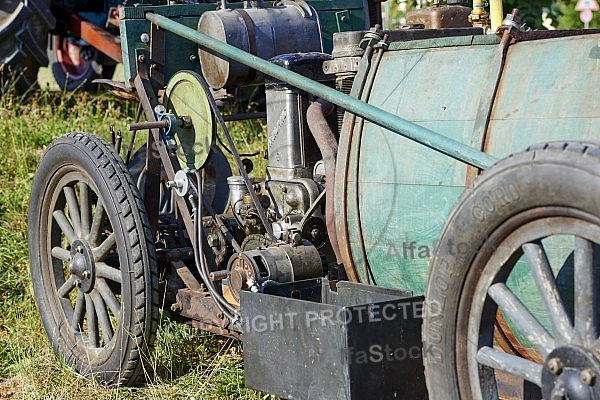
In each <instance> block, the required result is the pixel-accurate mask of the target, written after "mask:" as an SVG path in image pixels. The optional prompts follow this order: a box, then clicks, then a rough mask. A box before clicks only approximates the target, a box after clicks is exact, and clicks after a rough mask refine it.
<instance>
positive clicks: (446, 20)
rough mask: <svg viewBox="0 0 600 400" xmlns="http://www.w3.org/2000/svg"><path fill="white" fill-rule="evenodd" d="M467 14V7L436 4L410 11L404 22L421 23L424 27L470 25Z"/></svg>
mask: <svg viewBox="0 0 600 400" xmlns="http://www.w3.org/2000/svg"><path fill="white" fill-rule="evenodd" d="M469 14H471V9H470V8H469V7H463V6H456V5H452V6H448V5H437V6H433V7H427V8H421V9H417V10H412V11H410V12H409V13H408V15H407V16H406V23H407V24H408V25H416V24H422V25H424V26H425V29H440V28H461V27H471V24H470V23H469V20H468V17H469Z"/></svg>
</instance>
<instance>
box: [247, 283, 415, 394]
mask: <svg viewBox="0 0 600 400" xmlns="http://www.w3.org/2000/svg"><path fill="white" fill-rule="evenodd" d="M306 282H307V281H304V282H301V283H300V285H301V286H296V284H284V285H274V286H271V287H269V290H270V292H269V294H260V293H251V292H242V300H241V305H242V308H241V315H242V326H243V329H244V334H243V339H244V364H245V366H246V368H245V380H246V384H247V385H248V386H250V387H254V388H256V389H259V390H263V391H267V392H269V393H273V394H276V395H279V396H282V397H283V398H286V399H304V400H308V399H339V400H350V399H367V398H374V399H386V398H394V399H411V400H413V399H419V400H423V399H427V392H426V389H425V381H424V377H423V364H422V356H421V351H422V350H421V340H420V334H419V331H420V325H421V314H422V313H423V298H422V297H406V296H407V293H406V292H402V291H390V290H389V289H382V288H376V287H372V286H365V285H358V284H354V283H350V282H340V283H338V288H337V292H334V291H332V290H330V288H329V284H328V283H327V282H323V283H321V280H315V281H313V283H312V286H311V287H306ZM281 287H282V288H281ZM283 296H285V297H283ZM291 296H295V298H290V297H291ZM278 349H283V350H282V351H283V352H284V353H283V354H285V356H284V357H282V352H281V351H278ZM407 389H409V390H407Z"/></svg>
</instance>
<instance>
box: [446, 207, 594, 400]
mask: <svg viewBox="0 0 600 400" xmlns="http://www.w3.org/2000/svg"><path fill="white" fill-rule="evenodd" d="M569 238H570V241H571V242H570V244H569V245H570V246H571V250H572V254H571V255H569V256H568V257H567V258H566V259H564V258H562V262H559V263H557V262H556V261H557V260H559V261H560V260H561V256H560V255H557V253H559V252H558V251H555V250H554V249H553V248H552V245H553V243H554V242H553V241H555V242H556V240H560V242H561V243H565V244H566V243H567V240H569ZM597 238H600V220H598V219H597V218H595V217H593V216H591V215H589V214H586V213H583V212H580V211H577V210H573V209H567V208H559V207H554V208H546V209H537V210H532V211H529V212H525V213H522V214H519V215H517V216H515V217H513V218H511V219H510V220H509V221H507V222H506V223H505V224H503V225H502V226H501V227H500V228H498V229H497V230H496V232H495V233H494V235H492V236H491V237H490V243H494V244H498V246H496V247H495V250H494V252H493V254H492V255H491V256H489V257H487V256H486V255H484V254H478V256H477V257H476V259H475V261H474V264H473V268H472V269H471V270H472V271H474V272H473V273H472V274H470V275H469V276H468V277H467V281H466V283H465V289H466V290H465V293H469V294H472V297H471V296H470V295H469V296H465V297H463V300H462V301H461V302H463V304H465V303H467V304H468V306H467V307H460V310H461V311H459V315H458V321H459V323H458V327H459V331H457V338H458V339H457V354H458V355H459V357H457V364H458V365H457V371H458V381H459V382H469V383H470V385H462V386H461V396H462V397H463V398H473V399H493V398H498V387H497V382H496V377H497V376H499V374H500V372H503V373H505V374H508V375H511V376H512V378H513V379H514V378H515V377H516V378H517V380H521V379H525V380H527V381H529V382H533V383H535V385H537V386H539V387H540V388H541V393H540V396H541V395H543V396H544V398H546V399H554V398H556V399H560V398H571V399H587V398H599V397H597V396H599V395H600V392H598V390H599V389H598V385H594V379H590V377H591V376H594V377H595V376H599V372H600V366H599V363H598V358H597V356H595V354H599V353H598V350H599V349H600V341H599V340H598V333H599V331H598V320H599V318H598V311H599V307H598V296H597V295H595V292H597V288H598V282H599V279H600V271H599V270H598V265H597V262H595V260H594V258H593V248H594V247H595V245H598V239H597ZM565 248H568V247H565ZM596 253H598V252H597V251H596ZM571 256H572V258H571V260H572V267H571V268H572V273H573V278H572V279H573V287H572V291H571V292H572V293H569V291H568V290H565V287H564V286H560V285H558V284H557V281H558V277H559V274H558V273H554V272H553V269H552V268H553V267H554V270H556V271H561V272H562V271H567V272H568V270H566V269H565V268H567V269H568V268H570V267H569V261H568V260H569V257H571ZM486 257H487V258H486ZM519 260H521V262H522V261H523V260H526V261H527V265H528V267H529V272H530V276H531V281H532V282H533V283H534V285H533V287H532V288H531V290H535V291H537V293H538V295H539V298H540V299H541V306H542V307H543V309H545V311H546V314H547V315H546V317H547V318H546V319H545V318H544V315H541V313H540V312H539V310H540V309H539V308H538V310H537V312H534V311H533V309H535V304H534V302H531V301H527V299H524V298H519V297H518V296H516V295H515V293H514V292H515V291H516V290H515V291H513V289H512V288H511V287H510V284H511V273H512V272H513V271H516V270H517V268H518V267H517V266H518V265H519V264H518V263H519ZM595 264H596V265H595ZM484 269H485V270H486V273H485V274H484V273H483V271H484ZM574 288H577V290H576V291H575V289H574ZM516 292H518V291H516ZM467 297H469V298H467ZM569 300H571V302H570V303H569ZM498 310H500V311H501V312H502V314H503V315H504V316H505V317H506V319H508V320H509V321H511V327H512V328H513V329H515V328H516V331H517V332H519V331H520V332H521V333H524V334H525V336H526V338H527V339H526V341H527V340H528V341H529V344H528V345H525V346H524V347H533V348H534V349H535V350H534V351H533V352H532V351H531V350H530V349H528V353H530V352H531V353H533V355H534V356H539V357H540V359H541V360H543V363H541V362H536V361H534V360H531V358H532V357H529V356H525V357H520V356H518V355H514V354H511V353H507V352H504V351H502V350H500V349H499V348H498V347H499V346H496V347H494V341H493V332H494V320H495V318H494V317H495V316H496V314H497V312H498ZM540 320H541V322H540ZM461 322H463V323H462V324H461ZM545 325H547V326H545ZM465 327H466V330H465ZM461 331H462V332H461ZM460 338H463V339H460ZM461 353H462V354H463V355H465V357H460V354H461ZM465 353H466V354H465ZM533 358H534V359H535V357H533ZM557 360H558V361H557ZM569 360H570V361H569ZM573 360H574V361H573ZM557 362H558V364H557ZM465 364H466V365H465ZM557 365H558V366H559V367H560V368H557ZM462 367H466V368H462ZM586 374H588V375H587V378H586ZM469 386H470V389H469ZM552 396H554V397H552ZM560 396H570V397H560ZM590 396H591V397H590ZM594 396H596V397H594Z"/></svg>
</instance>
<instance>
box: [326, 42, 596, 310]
mask: <svg viewBox="0 0 600 400" xmlns="http://www.w3.org/2000/svg"><path fill="white" fill-rule="evenodd" d="M590 33H591V34H586V35H582V32H558V33H557V32H554V33H553V32H534V33H519V34H517V35H516V36H515V35H513V36H510V35H508V36H506V37H505V39H504V40H502V39H500V38H499V37H497V36H495V35H464V36H458V37H445V38H444V37H442V38H439V37H438V38H430V39H424V40H414V41H396V42H392V43H390V44H389V47H387V48H386V46H378V45H375V46H374V47H373V49H372V50H371V52H372V54H368V53H369V51H368V50H367V54H365V55H364V56H363V62H362V63H361V66H363V68H362V69H361V70H360V71H358V74H357V75H356V79H355V80H354V84H353V86H352V92H353V95H355V96H357V97H360V98H361V99H364V100H366V101H367V102H368V103H369V104H372V105H374V106H376V107H380V108H382V109H384V110H386V111H389V112H391V113H393V114H395V115H398V116H399V117H402V118H404V119H407V120H409V121H412V122H415V123H417V124H419V125H421V126H424V127H426V128H429V129H431V130H433V131H435V132H440V133H441V134H443V135H444V136H447V137H449V138H452V139H455V140H457V141H459V142H461V143H464V144H466V145H469V146H471V147H473V148H475V149H481V150H483V151H485V152H486V153H488V154H490V155H492V156H494V157H496V158H498V159H500V158H504V157H506V156H507V155H509V154H511V153H514V152H517V151H521V150H523V149H525V148H526V147H527V146H529V145H531V144H534V143H540V142H545V141H550V140H553V139H561V140H569V139H573V140H598V139H600V107H599V105H600V104H599V103H600V98H599V97H598V93H600V47H599V46H600V33H598V32H597V31H596V32H590ZM575 34H578V35H577V36H575V37H573V35H575ZM561 36H564V37H561ZM363 43H364V42H363ZM363 47H364V46H363ZM334 53H335V49H334ZM367 58H368V60H366V59H367ZM365 61H368V62H365ZM479 172H480V171H479V170H478V169H477V168H475V167H472V166H469V165H466V164H464V163H462V162H459V161H456V160H454V159H451V158H449V157H447V156H445V155H443V154H440V153H438V152H436V151H434V150H432V149H430V148H428V147H425V146H423V145H421V144H418V143H415V142H413V141H411V140H409V139H407V138H404V137H401V136H399V135H397V134H395V133H392V132H390V131H388V130H386V129H384V128H381V127H379V126H377V125H376V124H373V123H371V122H369V121H366V120H363V119H361V118H355V117H353V116H352V115H350V114H346V116H345V119H344V124H343V128H342V133H341V138H340V148H339V152H338V161H337V166H336V194H335V195H336V201H335V207H336V209H335V216H336V229H337V235H338V242H339V244H340V251H341V255H342V259H343V262H344V264H345V266H346V271H347V273H348V275H349V277H350V278H351V279H354V280H358V281H362V282H369V283H372V284H377V285H382V286H387V287H394V288H400V289H408V290H412V291H413V292H414V293H415V294H422V293H423V292H424V289H425V283H426V279H427V274H428V264H429V261H430V258H431V256H432V253H433V250H434V248H435V245H436V240H437V239H438V236H439V234H440V231H441V229H442V226H443V225H444V222H445V221H446V219H447V217H448V214H449V213H450V211H451V209H452V207H453V206H454V205H455V204H456V202H457V200H458V198H459V196H460V195H461V193H462V192H463V191H464V190H465V187H467V186H468V185H469V183H470V182H471V181H472V180H473V179H474V178H475V177H476V176H477V175H478V174H479ZM548 195H549V196H551V195H552V194H551V193H549V194H548ZM494 196H497V198H498V199H505V200H506V201H510V200H511V196H518V194H516V193H514V192H513V191H511V189H510V186H509V187H500V188H498V190H497V193H495V194H494ZM496 203H497V202H490V203H489V204H482V206H481V207H480V208H479V209H473V213H474V215H475V214H478V215H480V217H481V218H485V216H486V213H493V212H494V204H496ZM481 239H482V241H483V240H485V238H481ZM479 244H480V243H445V246H446V251H449V252H456V253H457V254H460V253H461V252H467V249H468V248H469V247H471V246H478V245H479ZM549 246H550V248H551V249H552V251H551V252H552V256H553V257H556V258H559V259H561V260H562V261H563V264H564V263H565V262H566V260H567V258H568V257H569V252H568V251H567V250H565V249H566V248H567V247H565V248H563V246H562V244H561V243H556V244H554V245H553V244H550V245H549ZM571 249H572V247H571ZM559 265H560V263H559ZM526 269H527V268H526V267H525V268H524V271H526ZM513 275H514V276H515V277H513V278H511V279H514V282H513V286H516V287H519V286H522V287H524V288H527V287H532V286H528V285H529V284H530V283H531V282H529V281H528V280H527V279H528V278H527V277H526V276H525V275H526V273H525V272H524V273H523V275H522V276H520V275H519V274H518V273H517V274H513ZM531 284H532V283H531ZM523 290H525V289H523ZM531 301H535V299H532V300H531Z"/></svg>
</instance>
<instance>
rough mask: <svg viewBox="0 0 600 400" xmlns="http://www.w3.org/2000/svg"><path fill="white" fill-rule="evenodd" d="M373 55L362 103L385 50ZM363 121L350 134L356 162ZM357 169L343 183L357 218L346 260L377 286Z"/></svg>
mask: <svg viewBox="0 0 600 400" xmlns="http://www.w3.org/2000/svg"><path fill="white" fill-rule="evenodd" d="M383 42H385V37H384V38H383ZM374 51H375V54H374V57H375V59H374V60H373V62H372V64H371V67H370V68H369V71H368V73H367V76H366V80H365V83H364V85H363V90H362V92H361V94H360V99H361V100H362V101H365V102H366V101H368V99H369V96H370V94H371V89H372V87H373V81H374V79H375V74H376V73H377V67H378V66H379V63H380V62H381V58H382V57H383V53H384V52H385V48H384V46H382V45H379V46H377V47H376V48H374ZM364 123H365V121H364V119H363V118H360V117H359V118H357V119H356V121H355V123H354V132H353V134H352V145H351V148H350V151H349V153H350V157H352V158H355V159H356V160H358V159H359V158H360V143H361V139H362V134H363V127H364ZM359 169H360V164H358V165H357V168H348V170H347V171H346V173H347V177H346V180H345V181H344V182H345V183H346V184H347V185H349V184H350V182H352V183H353V187H352V188H351V189H350V190H347V189H346V190H345V191H346V192H347V193H349V196H352V197H351V198H350V197H349V199H348V200H349V201H348V204H347V207H352V208H353V212H354V213H355V214H356V215H357V216H358V218H357V219H356V220H354V226H353V230H354V231H355V232H356V238H357V243H356V244H357V245H356V247H355V248H354V250H355V254H354V256H353V257H352V259H351V260H347V262H348V263H356V262H357V261H358V262H359V263H360V266H357V267H356V268H359V267H360V269H361V270H362V272H363V277H364V281H365V282H366V283H368V284H375V285H376V284H377V282H376V281H375V277H374V276H373V273H372V272H371V269H370V266H369V259H368V257H367V252H366V249H365V243H364V241H363V240H362V227H361V220H360V209H359V206H358V204H359V203H358V201H359V199H358V197H359V190H360V189H359V185H358V178H359ZM342 223H344V224H348V220H347V219H345V220H344V221H343V222H342ZM346 231H348V227H346Z"/></svg>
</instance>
